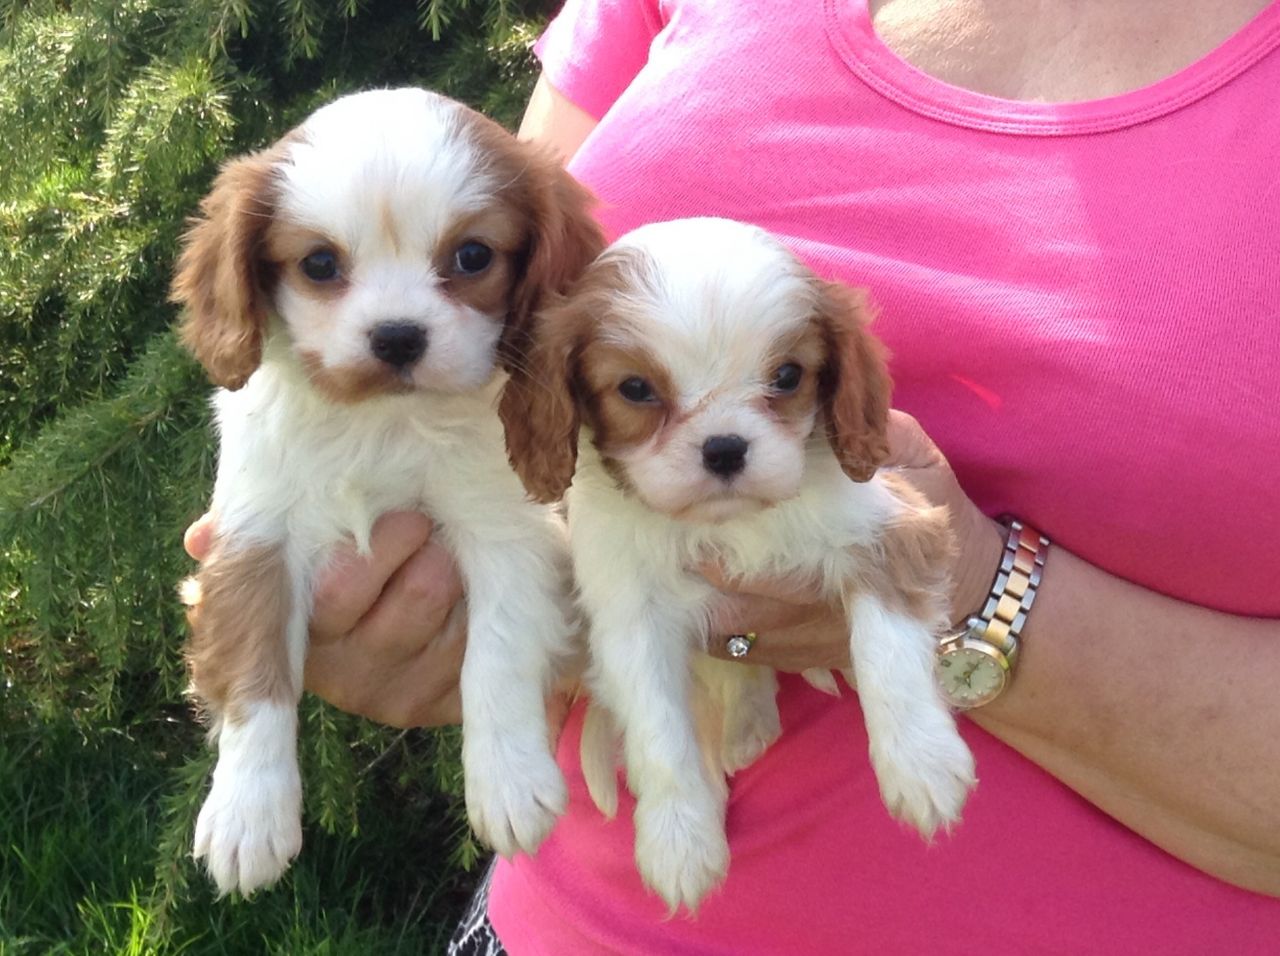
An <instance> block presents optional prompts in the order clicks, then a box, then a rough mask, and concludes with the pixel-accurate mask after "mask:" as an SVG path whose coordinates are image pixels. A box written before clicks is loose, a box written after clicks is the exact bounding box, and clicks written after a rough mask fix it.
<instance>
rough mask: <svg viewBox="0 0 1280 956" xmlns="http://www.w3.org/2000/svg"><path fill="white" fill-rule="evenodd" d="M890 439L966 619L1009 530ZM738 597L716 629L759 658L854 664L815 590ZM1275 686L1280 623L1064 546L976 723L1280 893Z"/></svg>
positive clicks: (904, 441) (1197, 852) (1160, 841)
mask: <svg viewBox="0 0 1280 956" xmlns="http://www.w3.org/2000/svg"><path fill="white" fill-rule="evenodd" d="M890 444H891V446H892V448H893V456H894V458H893V461H892V462H891V463H892V464H894V465H896V466H898V467H900V468H902V469H903V471H904V473H905V474H906V475H907V476H908V477H909V478H911V480H912V482H913V484H915V485H916V487H917V488H919V490H921V491H922V492H923V493H924V494H926V495H927V496H928V497H929V498H930V499H931V500H932V501H934V502H935V503H939V504H946V505H948V507H950V508H951V510H952V514H953V516H954V518H953V524H955V526H956V530H957V535H958V537H959V538H960V540H961V549H960V557H959V559H958V561H957V568H958V569H963V570H964V572H965V573H963V574H958V575H957V587H956V592H955V594H954V595H953V610H954V612H955V613H954V615H953V617H954V618H956V619H959V618H961V617H963V616H964V615H966V614H967V613H969V612H971V611H973V610H975V609H976V608H977V607H978V606H979V605H980V604H981V603H982V600H983V598H984V597H985V594H986V590H987V589H988V588H989V587H990V585H991V579H992V578H993V577H994V572H995V567H996V565H997V563H998V561H999V555H1000V551H1001V537H1000V532H999V529H998V526H997V525H996V524H995V522H993V521H991V520H989V519H987V518H986V517H984V516H983V515H982V514H981V512H979V511H978V509H977V508H976V507H975V506H974V505H973V504H972V502H970V501H969V499H968V498H967V497H966V496H965V495H964V493H963V492H962V491H961V490H960V487H959V485H958V484H957V483H956V481H955V478H954V476H953V475H952V473H951V469H950V467H949V466H948V465H947V463H946V461H945V459H944V458H943V457H942V455H941V453H940V452H939V451H938V450H937V448H936V447H935V446H934V445H933V443H932V442H931V441H929V439H928V438H927V436H925V435H924V432H923V431H921V429H920V427H919V425H917V424H916V423H915V421H914V420H913V419H911V418H910V417H909V416H906V415H903V414H901V413H895V414H894V418H893V421H892V427H891V431H890ZM1022 517H1025V518H1027V520H1029V521H1032V522H1033V523H1034V520H1035V516H1034V515H1024V516H1022ZM975 569H976V570H975ZM739 588H740V589H741V592H745V593H740V594H739V596H738V597H737V598H735V603H734V604H733V605H732V606H731V607H729V608H728V609H726V611H725V612H724V614H723V616H722V617H721V618H720V619H719V620H718V621H717V630H720V631H723V632H725V633H732V632H735V631H741V630H755V631H757V632H758V633H759V635H760V640H759V641H758V643H757V645H756V647H755V648H754V649H753V650H752V654H751V658H752V662H753V663H756V664H774V665H775V666H781V667H785V668H786V669H789V670H799V669H802V668H804V667H826V666H842V665H845V664H847V661H848V658H847V644H848V640H847V636H846V634H845V624H844V621H843V619H842V617H841V616H840V615H839V614H838V613H836V612H833V611H830V610H828V609H826V608H824V607H823V606H821V605H819V604H816V603H814V597H815V595H814V594H813V593H812V592H810V591H808V590H806V589H805V588H796V587H792V586H789V585H787V583H786V582H748V583H745V584H741V585H739ZM774 627H776V630H771V628H774ZM716 650H717V651H718V648H717V649H716ZM1278 684H1280V621H1271V620H1260V619H1250V618H1241V617H1236V616H1233V615H1229V614H1222V613H1218V612H1215V611H1209V610H1206V609H1204V608H1201V607H1197V606H1194V605H1190V604H1185V603H1182V602H1180V601H1175V600H1173V599H1172V598H1168V597H1164V596H1162V595H1159V594H1156V593H1154V592H1151V591H1148V590H1146V589H1144V588H1141V587H1138V586H1137V585H1134V584H1130V583H1128V582H1126V581H1123V580H1121V579H1119V578H1116V577H1113V576H1112V575H1109V574H1107V573H1106V572H1104V571H1101V570H1099V569H1098V568H1096V567H1093V566H1092V565H1090V564H1088V563H1086V562H1085V561H1082V560H1081V559H1079V558H1077V557H1076V556H1075V555H1072V554H1070V553H1069V552H1067V551H1064V550H1063V549H1061V548H1056V547H1055V548H1053V549H1052V550H1051V551H1050V554H1049V560H1048V563H1047V565H1046V567H1045V573H1044V581H1043V584H1042V585H1041V587H1040V591H1039V593H1038V596H1037V598H1036V605H1035V608H1034V609H1033V611H1032V613H1031V616H1030V618H1029V619H1028V622H1027V626H1026V629H1025V630H1024V631H1023V640H1022V642H1021V649H1020V651H1019V662H1018V670H1017V673H1016V675H1015V677H1014V680H1013V682H1012V684H1011V685H1010V688H1009V690H1008V691H1006V693H1005V694H1004V695H1002V696H1001V697H1000V698H998V699H997V700H996V701H995V702H993V703H992V704H990V705H988V706H987V707H984V708H981V709H979V710H974V711H970V712H969V717H970V718H971V719H972V720H973V721H974V722H975V723H977V724H978V725H979V726H981V727H983V728H985V729H986V730H988V731H990V732H991V733H992V734H995V735H996V736H997V737H999V738H1001V739H1002V740H1004V741H1005V742H1006V743H1008V744H1010V745H1011V746H1013V747H1014V748H1016V749H1017V750H1018V751H1020V752H1021V753H1022V754H1024V755H1025V756H1026V757H1028V758H1029V759H1031V760H1033V761H1035V762H1036V763H1037V764H1039V765H1040V766H1042V767H1044V768H1045V769H1046V770H1047V771H1049V772H1050V773H1052V774H1053V775H1054V776H1056V777H1058V778H1059V779H1060V780H1062V781H1063V782H1064V783H1066V784H1067V785H1068V786H1070V787H1071V788H1072V789H1074V790H1076V791H1077V792H1078V793H1080V794H1081V795H1082V796H1084V797H1085V798H1086V799H1088V800H1089V801H1091V802H1092V803H1094V804H1095V805H1097V806H1098V807H1100V808H1101V809H1102V810H1104V811H1105V812H1107V813H1108V814H1110V815H1111V816H1113V817H1115V818H1116V819H1117V820H1119V821H1121V822H1122V823H1124V824H1125V825H1126V826H1128V827H1130V828H1131V829H1133V830H1135V831H1136V832H1138V833H1140V834H1142V835H1143V836H1145V837H1146V838H1147V839H1149V840H1151V841H1152V842H1153V843H1155V844H1157V845H1158V846H1161V847H1163V848H1164V849H1165V850H1167V851H1168V852H1170V853H1172V854H1173V855H1174V856H1177V857H1179V858H1180V859H1183V860H1185V861H1187V862H1188V863H1190V864H1192V865H1194V866H1196V867H1198V868H1200V869H1202V870H1205V871H1206V872H1209V873H1212V874H1213V875H1215V876H1217V877H1219V878H1220V879H1223V880H1226V881H1227V882H1229V883H1234V884H1236V885H1238V886H1243V887H1246V888H1248V889H1252V890H1256V891H1258V892H1261V893H1267V894H1271V895H1275V896H1280V698H1278V697H1277V692H1276V688H1277V685H1278ZM1011 819H1016V808H1011Z"/></svg>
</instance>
